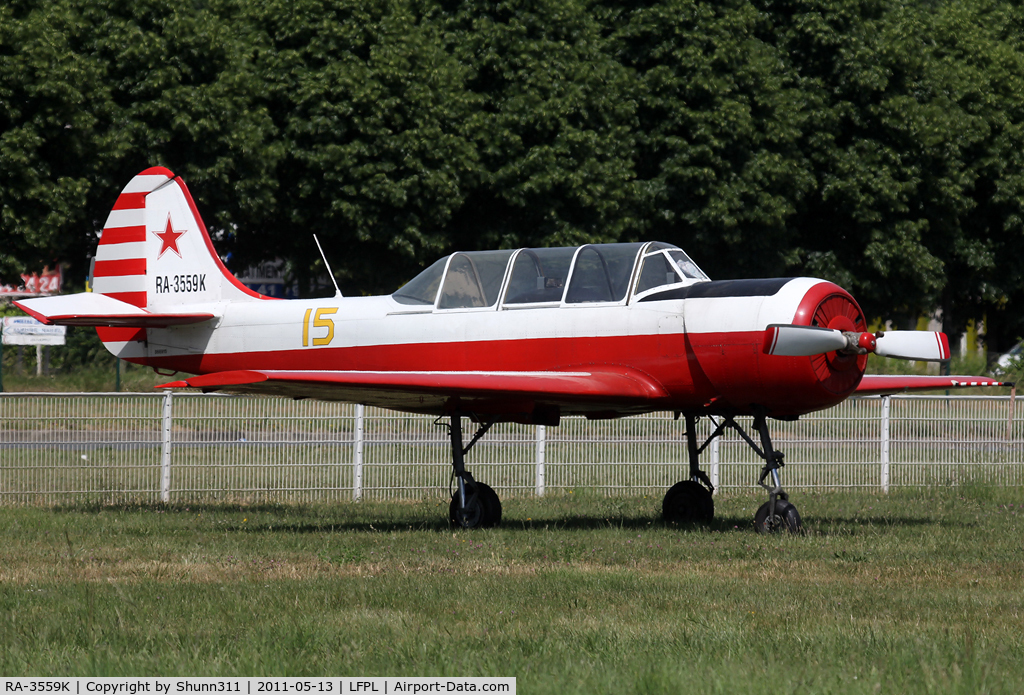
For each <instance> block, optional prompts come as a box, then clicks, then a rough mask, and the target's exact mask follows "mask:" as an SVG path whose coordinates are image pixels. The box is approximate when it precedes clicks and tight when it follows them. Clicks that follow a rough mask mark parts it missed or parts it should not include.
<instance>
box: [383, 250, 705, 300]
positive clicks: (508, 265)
mask: <svg viewBox="0 0 1024 695" xmlns="http://www.w3.org/2000/svg"><path fill="white" fill-rule="evenodd" d="M706 280H708V276H707V275H705V274H704V272H703V271H701V269H700V268H698V267H697V265H696V264H695V263H694V262H693V261H691V260H690V258H689V256H687V255H686V254H685V253H683V251H682V249H680V248H678V247H676V246H672V245H671V244H665V243H661V242H648V243H633V244H586V245H584V246H572V247H561V248H543V249H518V250H505V251H469V252H459V253H453V254H452V255H450V256H446V257H444V258H442V259H440V260H438V261H437V262H436V263H434V264H433V265H432V266H430V267H429V268H427V269H426V270H424V271H423V272H422V273H420V274H419V275H417V276H416V277H415V278H413V279H412V280H411V281H410V282H408V283H407V284H405V285H404V286H403V287H401V288H400V289H399V290H398V291H397V292H395V293H394V294H393V295H391V296H392V298H393V299H394V300H395V301H396V302H399V303H401V304H411V305H419V306H436V307H437V308H438V309H469V308H485V307H494V306H495V305H497V304H498V302H499V301H500V302H501V305H502V306H503V307H515V306H520V305H536V304H543V305H551V304H563V303H564V304H585V303H592V302H602V303H621V302H624V301H626V299H627V296H628V295H629V294H630V290H632V295H633V296H639V295H643V294H646V293H648V292H650V291H651V290H653V289H655V288H663V287H666V286H668V285H687V284H692V283H694V282H704V281H706Z"/></svg>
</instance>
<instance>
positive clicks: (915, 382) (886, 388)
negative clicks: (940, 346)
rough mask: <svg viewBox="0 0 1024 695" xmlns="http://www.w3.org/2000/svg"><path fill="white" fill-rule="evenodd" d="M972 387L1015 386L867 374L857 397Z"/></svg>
mask: <svg viewBox="0 0 1024 695" xmlns="http://www.w3.org/2000/svg"><path fill="white" fill-rule="evenodd" d="M908 332H909V331H908ZM886 335H888V333H887V334H886ZM971 386H1013V382H1011V381H999V380H998V379H990V378H988V377H984V376H891V375H889V374H865V375H864V377H863V378H862V379H861V380H860V384H859V385H858V386H857V395H858V396H888V395H891V394H894V393H905V392H910V391H939V390H943V389H955V388H967V387H971Z"/></svg>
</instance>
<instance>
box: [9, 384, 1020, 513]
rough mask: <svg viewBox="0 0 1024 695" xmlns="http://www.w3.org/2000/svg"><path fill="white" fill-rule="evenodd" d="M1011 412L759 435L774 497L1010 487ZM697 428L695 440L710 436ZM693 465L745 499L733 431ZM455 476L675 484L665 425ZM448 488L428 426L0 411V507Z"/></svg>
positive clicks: (567, 423) (130, 397) (598, 430)
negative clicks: (780, 464)
mask: <svg viewBox="0 0 1024 695" xmlns="http://www.w3.org/2000/svg"><path fill="white" fill-rule="evenodd" d="M1020 409H1021V406H1020V405H1019V404H1017V403H1016V402H1015V401H1011V399H1010V398H1009V397H1007V396H1002V397H1000V396H996V397H991V396H989V397H975V396H893V397H885V398H853V399H849V400H847V401H846V402H844V403H842V404H840V405H838V406H836V407H835V408H832V409H830V410H827V411H822V412H819V413H814V414H812V415H809V416H805V417H804V418H802V419H801V420H799V421H797V422H774V421H772V423H771V429H772V434H773V440H774V443H775V445H776V448H777V449H779V450H781V451H783V452H784V453H785V454H786V457H785V461H786V466H785V468H784V469H783V471H782V473H783V483H784V484H785V485H786V487H787V488H793V489H796V488H851V487H860V488H882V489H885V490H888V489H889V488H890V487H894V486H915V485H916V486H921V485H951V484H963V483H975V484H992V485H1014V486H1019V485H1022V484H1024V453H1022V447H1024V432H1022V425H1021V424H1020V423H1021V412H1020ZM738 421H739V422H740V424H741V425H742V426H744V427H745V428H747V429H748V430H749V428H750V425H751V422H750V419H749V418H746V419H744V418H739V419H738ZM465 427H466V429H467V433H468V432H471V431H472V427H473V426H472V424H471V423H469V422H468V421H467V422H466V423H465ZM699 427H700V430H701V432H702V434H703V437H707V436H708V435H709V434H710V433H711V431H712V429H713V427H714V425H713V423H712V422H710V421H709V420H708V419H707V418H704V419H702V420H701V421H700V424H699ZM702 462H703V467H704V468H705V469H706V470H708V472H709V473H710V475H711V479H712V481H713V482H714V483H715V485H716V486H717V487H720V488H724V489H730V488H749V487H752V486H754V485H755V482H756V480H757V477H758V474H759V472H760V468H761V461H760V459H758V458H757V456H756V454H755V453H754V452H753V451H751V450H750V448H749V447H748V446H747V445H746V444H745V443H744V442H743V441H742V440H741V439H740V437H739V436H738V435H737V434H736V433H735V432H732V431H727V433H726V435H725V436H723V437H721V438H720V439H717V440H715V441H714V442H713V443H712V444H711V445H710V446H709V447H708V450H707V451H706V452H705V453H704V455H703V458H702ZM467 464H468V467H469V469H470V470H471V471H472V472H473V474H474V476H475V477H476V478H477V479H478V480H481V481H484V482H487V483H489V484H490V485H492V486H493V487H494V488H495V489H496V490H497V491H498V492H499V494H501V495H502V496H503V497H507V496H514V495H543V494H545V493H548V492H552V491H568V490H573V489H582V488H591V489H595V490H599V491H603V492H605V493H608V494H648V493H653V494H658V493H659V492H660V491H663V490H664V489H666V488H667V487H669V486H671V485H672V484H673V483H675V482H677V481H679V480H682V479H684V478H685V477H687V470H688V466H687V463H686V445H685V439H684V427H683V422H682V421H678V422H677V421H674V419H673V417H672V414H671V413H654V414H651V415H645V416H638V417H632V418H627V419H624V420H602V421H588V420H585V419H583V418H566V419H564V420H563V421H562V424H561V425H560V426H559V427H528V426H522V425H508V424H503V425H497V426H495V427H494V428H493V429H492V430H491V431H490V432H489V433H488V434H487V436H486V437H484V438H483V439H482V440H481V441H480V442H479V443H478V444H477V445H476V446H475V447H474V448H473V450H472V452H471V453H470V455H469V457H468V459H467ZM450 476H451V465H450V454H449V443H448V435H447V428H445V427H443V426H438V425H437V424H436V423H435V422H434V420H433V418H430V417H426V416H419V415H407V414H402V413H393V412H389V411H383V410H377V409H373V408H363V407H362V406H356V405H349V404H342V403H330V402H322V401H313V400H305V401H292V400H287V399H282V398H262V397H244V396H223V395H201V394H180V393H179V394H173V395H171V394H170V393H164V394H160V393H158V394H68V393H60V394H0V504H53V503H68V502H82V501H87V502H89V501H91V502H99V503H117V502H129V501H131V502H148V501H159V500H163V501H169V502H186V501H214V500H231V501H247V502H256V501H295V502H313V501H328V500H350V499H360V498H374V499H381V498H407V499H409V498H420V499H421V498H425V497H434V498H436V497H438V496H439V495H443V494H446V493H447V490H448V489H449V480H450Z"/></svg>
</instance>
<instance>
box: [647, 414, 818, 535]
mask: <svg viewBox="0 0 1024 695" xmlns="http://www.w3.org/2000/svg"><path fill="white" fill-rule="evenodd" d="M712 421H714V420H712ZM716 425H717V426H716V428H715V431H714V432H712V433H711V436H710V437H708V439H707V441H706V442H704V444H702V445H701V446H700V447H698V446H697V417H696V416H694V415H687V416H686V445H687V453H688V454H689V459H690V479H689V480H684V481H682V482H679V483H676V484H675V485H673V486H672V487H671V488H670V489H669V491H668V493H667V494H666V495H665V500H664V501H663V502H662V513H663V515H664V517H665V520H666V521H672V522H698V523H708V522H710V521H711V520H712V518H713V517H714V514H715V505H714V501H713V500H712V498H711V493H713V492H714V490H715V488H714V486H713V485H712V484H711V480H710V479H709V478H708V476H707V474H706V473H705V472H704V471H702V470H700V467H699V457H700V454H701V452H703V451H704V449H706V448H707V447H708V445H709V444H710V443H711V442H712V440H714V439H715V438H716V437H719V436H721V435H722V433H723V432H725V430H726V429H727V428H732V429H734V430H736V432H738V433H739V435H740V437H742V438H743V440H744V441H745V442H746V443H747V444H748V445H749V446H750V448H751V449H753V450H754V453H756V454H757V455H758V456H759V457H761V458H762V459H763V460H764V467H762V468H761V476H760V478H759V479H758V481H757V484H758V485H760V486H761V487H762V488H764V489H765V490H766V491H767V492H768V501H767V502H765V503H764V504H763V505H761V507H760V508H759V509H758V510H757V513H756V514H755V515H754V528H756V529H757V531H758V533H774V532H779V531H789V532H790V533H799V532H800V531H801V530H802V524H801V522H800V514H799V512H797V509H796V507H795V506H794V505H793V504H792V503H791V502H790V501H789V496H788V495H787V494H786V491H785V490H783V489H782V483H781V481H780V479H779V469H780V468H782V466H783V465H785V463H784V461H783V454H782V452H781V451H776V450H775V447H774V446H772V440H771V436H770V435H769V434H768V425H767V417H766V413H765V410H764V408H762V407H755V409H754V429H755V430H757V432H758V435H759V436H760V439H761V446H760V447H759V446H758V445H757V443H756V442H755V441H754V440H753V439H751V438H750V436H749V435H748V434H747V433H746V432H744V431H743V429H742V428H741V427H740V426H739V425H738V424H736V421H735V420H734V419H733V418H732V417H731V416H729V415H726V416H724V417H723V419H722V422H720V423H716ZM767 481H770V484H769V482H767Z"/></svg>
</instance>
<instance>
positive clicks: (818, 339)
mask: <svg viewBox="0 0 1024 695" xmlns="http://www.w3.org/2000/svg"><path fill="white" fill-rule="evenodd" d="M847 347H849V341H848V340H847V338H846V336H845V335H843V332H842V331H837V330H833V329H831V328H817V327H815V326H789V325H785V324H772V325H770V326H768V328H767V329H766V330H765V332H764V352H765V354H766V355H782V356H785V357H810V356H811V355H820V354H823V353H826V352H832V351H833V350H844V349H846V348H847Z"/></svg>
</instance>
